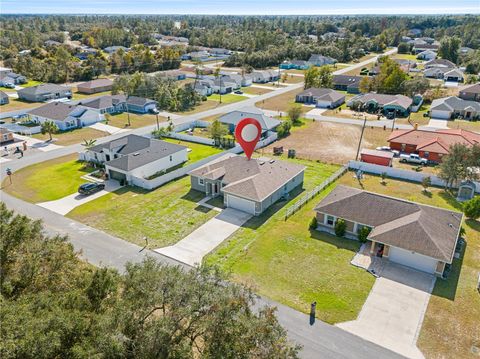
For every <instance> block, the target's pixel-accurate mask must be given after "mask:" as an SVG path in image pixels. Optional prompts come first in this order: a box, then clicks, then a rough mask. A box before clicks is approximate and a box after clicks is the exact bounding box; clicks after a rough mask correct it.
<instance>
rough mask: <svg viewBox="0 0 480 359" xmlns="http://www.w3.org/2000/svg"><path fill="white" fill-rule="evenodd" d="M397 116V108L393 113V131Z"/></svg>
mask: <svg viewBox="0 0 480 359" xmlns="http://www.w3.org/2000/svg"><path fill="white" fill-rule="evenodd" d="M396 118H397V110H395V112H394V113H393V123H392V132H393V130H394V129H395V119H396Z"/></svg>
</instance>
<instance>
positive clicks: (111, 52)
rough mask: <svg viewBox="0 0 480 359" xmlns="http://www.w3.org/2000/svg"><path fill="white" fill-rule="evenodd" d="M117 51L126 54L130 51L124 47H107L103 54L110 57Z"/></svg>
mask: <svg viewBox="0 0 480 359" xmlns="http://www.w3.org/2000/svg"><path fill="white" fill-rule="evenodd" d="M118 50H122V51H125V52H128V51H129V50H130V49H129V48H127V47H125V46H108V47H105V48H104V49H103V51H104V52H106V53H107V54H110V55H111V54H113V53H115V52H117V51H118Z"/></svg>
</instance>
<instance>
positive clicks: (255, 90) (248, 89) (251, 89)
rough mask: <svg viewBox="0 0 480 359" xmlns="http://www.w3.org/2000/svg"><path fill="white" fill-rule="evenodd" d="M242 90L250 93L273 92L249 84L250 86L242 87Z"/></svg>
mask: <svg viewBox="0 0 480 359" xmlns="http://www.w3.org/2000/svg"><path fill="white" fill-rule="evenodd" d="M242 91H243V92H244V93H246V94H249V95H263V94H266V93H269V92H272V91H273V90H269V89H264V88H260V87H251V86H249V87H242Z"/></svg>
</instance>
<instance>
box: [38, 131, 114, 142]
mask: <svg viewBox="0 0 480 359" xmlns="http://www.w3.org/2000/svg"><path fill="white" fill-rule="evenodd" d="M104 136H108V132H103V131H99V130H95V129H93V128H90V127H83V128H78V129H75V130H71V131H65V132H59V133H55V134H52V137H53V139H54V142H53V143H55V144H56V145H60V146H68V145H73V144H76V143H82V142H84V140H92V139H96V138H100V137H104ZM32 137H33V138H36V139H39V140H43V141H46V140H48V139H49V138H50V136H49V135H48V134H44V135H43V134H41V133H38V134H35V135H33V136H32Z"/></svg>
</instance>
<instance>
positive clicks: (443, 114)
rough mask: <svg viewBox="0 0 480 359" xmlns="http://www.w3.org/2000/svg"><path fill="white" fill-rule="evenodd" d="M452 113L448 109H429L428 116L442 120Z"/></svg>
mask: <svg viewBox="0 0 480 359" xmlns="http://www.w3.org/2000/svg"><path fill="white" fill-rule="evenodd" d="M451 115H452V113H451V112H450V111H440V110H431V111H430V117H431V118H440V119H444V120H448V119H450V116H451Z"/></svg>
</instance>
